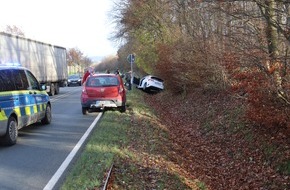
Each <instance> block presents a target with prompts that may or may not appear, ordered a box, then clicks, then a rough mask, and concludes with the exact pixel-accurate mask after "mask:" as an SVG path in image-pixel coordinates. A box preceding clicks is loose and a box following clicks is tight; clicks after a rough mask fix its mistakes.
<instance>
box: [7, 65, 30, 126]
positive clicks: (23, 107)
mask: <svg viewBox="0 0 290 190" xmlns="http://www.w3.org/2000/svg"><path fill="white" fill-rule="evenodd" d="M12 77H13V79H14V84H15V88H16V91H15V92H17V93H16V95H15V97H14V98H16V96H17V97H18V98H17V99H16V100H17V101H19V106H20V113H21V114H20V115H21V119H20V121H19V124H20V126H21V127H22V126H26V125H29V124H31V123H34V122H35V112H34V109H33V106H34V105H35V97H34V93H33V91H31V89H29V82H28V80H27V77H26V74H25V70H24V69H19V68H16V69H12ZM17 104H18V103H17Z"/></svg>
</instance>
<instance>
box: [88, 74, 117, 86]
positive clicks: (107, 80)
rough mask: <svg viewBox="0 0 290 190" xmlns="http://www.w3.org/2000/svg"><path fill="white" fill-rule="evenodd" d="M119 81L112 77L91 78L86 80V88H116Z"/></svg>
mask: <svg viewBox="0 0 290 190" xmlns="http://www.w3.org/2000/svg"><path fill="white" fill-rule="evenodd" d="M118 85H119V80H118V78H117V77H114V76H91V77H89V78H88V80H87V83H86V86H89V87H106V86H118Z"/></svg>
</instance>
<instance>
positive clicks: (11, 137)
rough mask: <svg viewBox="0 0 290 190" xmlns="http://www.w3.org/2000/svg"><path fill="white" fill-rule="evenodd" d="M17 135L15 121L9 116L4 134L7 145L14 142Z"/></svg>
mask: <svg viewBox="0 0 290 190" xmlns="http://www.w3.org/2000/svg"><path fill="white" fill-rule="evenodd" d="M17 136H18V128H17V121H16V119H15V118H14V117H10V118H9V119H8V123H7V132H6V134H5V136H4V140H5V143H6V144H7V145H14V144H16V140H17Z"/></svg>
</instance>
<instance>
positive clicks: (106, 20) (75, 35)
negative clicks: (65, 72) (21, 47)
mask: <svg viewBox="0 0 290 190" xmlns="http://www.w3.org/2000/svg"><path fill="white" fill-rule="evenodd" d="M113 6H114V3H113V1H112V0H4V1H1V6H0V30H1V31H3V30H5V28H6V26H7V25H10V26H13V25H15V26H16V27H18V28H20V29H21V31H23V32H24V34H25V37H26V38H30V39H33V40H37V41H41V42H45V43H49V44H52V45H57V46H62V47H65V48H67V49H68V48H78V49H79V50H80V51H81V52H82V53H83V54H84V56H88V57H94V56H102V57H105V56H110V55H116V53H117V49H118V47H117V44H116V43H114V42H113V41H110V40H109V38H110V37H111V36H112V33H113V31H114V30H115V27H114V25H113V22H112V19H111V18H110V16H109V15H110V14H109V13H110V11H111V10H112V8H113Z"/></svg>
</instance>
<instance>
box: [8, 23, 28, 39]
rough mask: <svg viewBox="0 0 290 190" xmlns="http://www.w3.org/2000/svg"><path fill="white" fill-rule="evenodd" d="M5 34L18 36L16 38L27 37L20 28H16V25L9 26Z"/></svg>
mask: <svg viewBox="0 0 290 190" xmlns="http://www.w3.org/2000/svg"><path fill="white" fill-rule="evenodd" d="M5 32H6V33H9V34H13V35H16V36H22V37H25V34H24V32H23V31H22V30H21V29H20V28H19V27H17V26H15V25H13V26H11V25H7V26H6V29H5Z"/></svg>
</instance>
